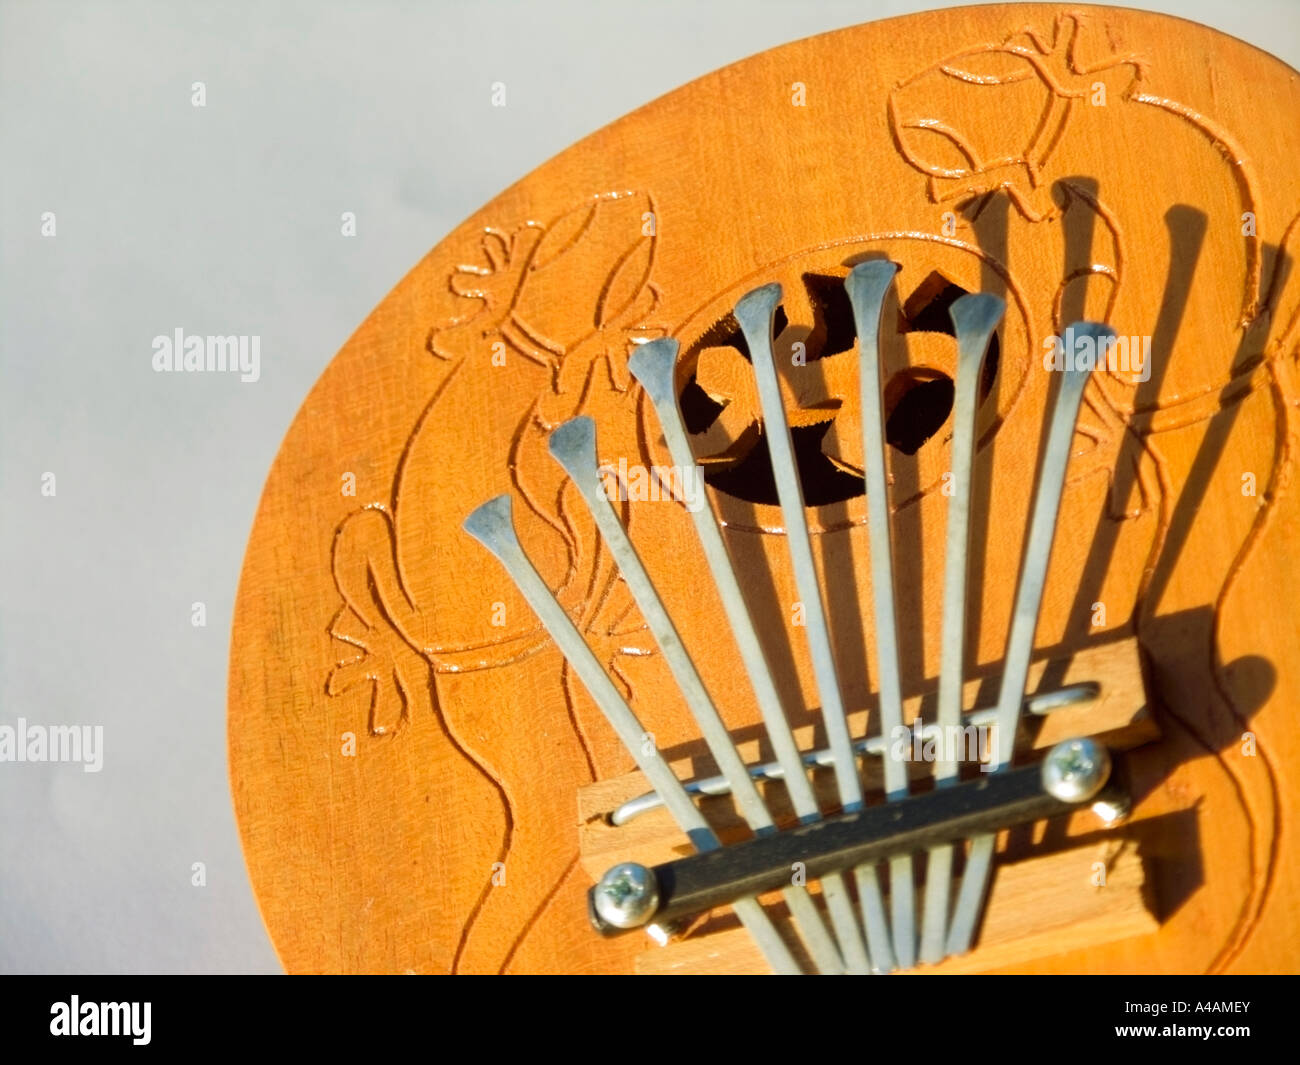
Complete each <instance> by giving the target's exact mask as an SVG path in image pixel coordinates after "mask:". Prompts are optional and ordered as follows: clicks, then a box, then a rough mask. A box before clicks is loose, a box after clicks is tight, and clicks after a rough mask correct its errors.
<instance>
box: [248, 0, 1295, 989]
mask: <svg viewBox="0 0 1300 1065" xmlns="http://www.w3.org/2000/svg"><path fill="white" fill-rule="evenodd" d="M1296 114H1300V79H1298V77H1297V75H1296V73H1295V72H1294V71H1291V70H1290V69H1289V68H1287V67H1286V66H1284V65H1283V64H1282V63H1280V62H1279V61H1277V60H1275V59H1273V58H1272V57H1270V56H1268V55H1266V54H1264V53H1261V52H1258V51H1256V50H1254V49H1251V48H1249V47H1247V46H1246V45H1244V44H1242V43H1240V42H1238V41H1235V40H1233V39H1231V38H1228V37H1225V36H1223V35H1221V34H1217V33H1215V32H1212V31H1210V30H1208V29H1205V28H1203V27H1200V26H1196V25H1194V24H1191V23H1187V22H1183V21H1180V20H1176V19H1170V18H1166V17H1164V16H1156V15H1148V14H1141V13H1137V12H1132V11H1127V10H1120V9H1109V8H1089V7H1057V6H1053V5H1039V4H1035V5H1009V6H996V5H995V6H988V7H977V8H962V9H955V10H951V11H944V12H935V13H931V14H926V15H918V16H912V17H907V18H901V19H893V20H889V21H886V22H880V23H872V24H868V25H864V26H859V27H856V28H853V29H849V30H844V31H840V32H837V33H832V34H827V35H824V36H821V37H816V38H812V39H809V40H805V41H799V42H796V43H794V44H790V45H786V46H784V47H782V48H778V49H775V50H773V51H770V52H766V53H763V54H762V55H759V56H755V57H753V58H751V59H748V60H746V61H744V62H741V63H738V64H736V65H734V66H732V67H728V68H726V69H724V70H721V71H719V72H717V73H715V74H712V75H710V76H708V77H705V78H702V79H701V80H699V81H697V82H694V83H692V84H690V85H687V86H685V87H684V88H682V89H679V90H678V91H676V92H674V93H672V94H670V95H668V96H666V97H664V98H663V99H661V100H658V101H656V102H654V103H653V104H650V105H648V106H647V107H645V108H643V109H641V110H640V111H637V112H635V113H634V114H632V115H629V116H627V117H626V118H624V119H622V120H620V121H619V122H616V123H614V124H613V125H611V126H609V127H607V128H606V129H604V130H602V131H600V132H599V133H596V134H594V135H592V136H591V137H589V138H587V139H586V140H584V141H582V142H580V143H579V144H577V145H575V146H574V147H572V148H570V149H569V150H568V151H566V152H565V153H564V154H562V155H561V156H559V157H558V158H556V159H555V160H553V161H551V162H550V163H548V164H546V165H545V166H543V167H542V168H541V169H539V170H538V171H536V172H535V173H533V174H531V175H529V176H528V177H526V178H525V179H523V180H522V181H521V182H519V183H518V184H517V185H515V186H513V187H512V188H510V189H509V190H507V191H506V192H504V193H502V194H501V195H500V196H499V197H498V198H497V199H495V200H493V201H492V202H491V203H490V204H488V205H487V206H486V207H484V208H483V209H482V210H481V211H480V212H478V213H477V214H476V215H475V216H474V217H473V218H471V219H470V220H468V221H467V222H466V223H465V224H464V225H462V226H461V227H460V228H458V229H457V230H456V231H455V232H453V233H452V234H451V235H450V236H449V237H447V239H446V240H444V241H443V242H442V243H441V244H439V245H438V246H437V247H436V248H434V249H433V251H432V252H430V254H429V255H428V256H427V257H426V258H425V259H424V260H422V261H421V262H420V263H419V264H418V265H417V266H416V268H415V269H414V270H413V271H412V272H411V273H410V274H409V275H407V277H405V278H404V279H403V280H402V281H400V282H399V283H398V285H397V287H396V288H395V289H394V290H393V291H392V293H390V295H389V296H388V297H387V298H386V299H385V300H384V302H383V303H382V304H381V305H380V306H379V307H378V308H377V309H376V310H375V312H374V313H373V314H372V315H371V317H370V318H369V319H368V320H367V321H366V323H365V324H364V325H363V326H362V327H361V329H360V330H359V331H358V333H357V334H356V335H355V336H354V337H353V338H352V339H351V340H350V341H349V342H348V343H347V345H346V346H345V347H344V348H343V350H342V352H341V353H340V354H339V355H338V356H337V358H336V359H335V360H334V362H333V363H332V364H331V366H330V367H329V369H328V370H327V371H326V373H325V374H324V376H323V377H322V379H321V381H320V382H319V384H318V385H317V386H316V388H315V389H314V390H313V391H312V393H311V394H310V395H309V396H308V398H307V400H306V402H305V404H304V406H303V409H302V411H301V412H300V414H299V416H298V418H297V420H296V421H295V422H294V425H293V427H292V428H291V429H290V431H289V434H288V436H287V438H286V440H285V442H284V445H283V447H282V449H281V452H280V455H279V457H278V459H277V460H276V463H275V466H274V468H273V470H272V472H271V475H270V478H269V480H268V483H267V487H266V491H265V494H264V496H263V500H262V503H261V507H260V510H259V513H258V517H257V521H256V525H255V527H254V530H253V533H252V537H251V541H250V545H249V549H248V554H247V558H246V562H245V568H244V574H243V579H242V582H241V585H240V591H239V598H238V604H237V612H236V619H235V626H234V634H233V639H232V650H231V673H230V707H231V709H230V731H229V736H230V758H231V778H232V787H233V791H234V797H235V804H236V809H237V813H238V816H239V821H240V826H241V831H242V834H243V839H244V846H245V853H246V856H247V859H248V863H249V868H250V872H251V875H252V879H253V883H254V886H255V888H256V890H257V892H258V896H259V899H260V902H261V905H262V910H263V914H264V916H265V919H266V922H267V924H268V927H269V929H270V931H271V934H272V937H273V939H274V941H275V943H276V946H277V949H278V950H279V952H280V955H281V958H282V959H283V961H284V963H285V965H286V967H287V968H289V969H290V970H291V971H300V972H312V971H392V972H610V973H619V972H645V973H667V972H735V973H740V972H767V971H775V972H781V973H795V972H806V973H813V972H820V973H868V972H880V973H883V972H893V971H902V970H908V969H912V968H918V969H919V970H920V971H936V972H972V971H977V972H989V971H1020V972H1041V973H1053V972H1145V971H1151V972H1205V971H1286V970H1288V969H1291V968H1294V964H1295V956H1296V947H1297V935H1298V932H1297V929H1298V928H1300V923H1298V922H1297V919H1296V916H1297V914H1296V910H1297V897H1298V895H1300V866H1298V865H1297V859H1296V857H1295V853H1296V850H1295V848H1294V847H1290V848H1288V847H1287V846H1286V833H1287V831H1288V826H1289V824H1290V822H1291V821H1293V820H1294V818H1295V814H1296V800H1295V793H1296V789H1295V787H1294V786H1293V785H1292V784H1291V782H1290V779H1289V778H1290V776H1291V775H1293V771H1292V770H1291V769H1290V768H1289V767H1290V766H1291V765H1292V762H1293V760H1294V758H1295V757H1296V756H1297V755H1298V754H1300V729H1297V728H1296V727H1295V725H1294V724H1293V723H1291V722H1290V721H1289V717H1290V715H1291V713H1292V711H1291V709H1290V707H1291V705H1292V704H1293V703H1294V698H1293V697H1294V695H1295V693H1296V692H1297V691H1298V690H1300V626H1298V625H1297V624H1296V623H1295V621H1294V620H1293V619H1292V617H1291V609H1290V607H1291V603H1293V602H1294V601H1295V600H1296V596H1297V592H1300V549H1298V548H1300V502H1298V501H1297V497H1296V493H1295V490H1294V483H1293V482H1294V463H1295V453H1294V447H1295V443H1296V440H1297V433H1298V431H1300V381H1298V380H1297V367H1296V363H1297V359H1300V282H1297V280H1296V278H1295V271H1294V263H1295V259H1296V256H1297V253H1298V251H1300V224H1298V223H1300V214H1298V213H1297V212H1300V177H1298V176H1297V173H1296V171H1295V168H1294V167H1293V166H1292V165H1291V164H1290V160H1291V159H1293V158H1294V157H1295V156H1296V155H1297V148H1298V147H1300V129H1298V128H1297V126H1296V123H1295V115H1296ZM485 548H486V550H485Z"/></svg>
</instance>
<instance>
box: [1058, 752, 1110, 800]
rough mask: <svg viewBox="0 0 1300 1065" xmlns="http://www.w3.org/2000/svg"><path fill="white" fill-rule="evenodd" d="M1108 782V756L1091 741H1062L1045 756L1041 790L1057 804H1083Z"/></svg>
mask: <svg viewBox="0 0 1300 1065" xmlns="http://www.w3.org/2000/svg"><path fill="white" fill-rule="evenodd" d="M1108 779H1110V752H1109V751H1108V750H1106V748H1105V747H1104V746H1103V745H1102V744H1100V743H1097V742H1096V741H1095V740H1090V739H1087V738H1086V737H1085V738H1082V739H1077V740H1066V741H1065V742H1063V743H1058V744H1057V745H1056V746H1055V747H1053V748H1052V749H1051V750H1050V751H1048V752H1047V758H1046V759H1044V761H1043V790H1045V791H1046V792H1047V793H1048V794H1049V795H1051V796H1052V797H1054V798H1057V799H1060V800H1061V802H1069V803H1076V802H1087V800H1089V799H1091V798H1092V797H1093V796H1094V795H1096V794H1097V792H1099V791H1101V789H1102V788H1103V787H1105V786H1106V781H1107V780H1108Z"/></svg>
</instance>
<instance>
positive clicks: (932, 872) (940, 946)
mask: <svg viewBox="0 0 1300 1065" xmlns="http://www.w3.org/2000/svg"><path fill="white" fill-rule="evenodd" d="M1005 312H1006V304H1005V303H1004V302H1003V301H1002V300H1000V299H998V297H997V296H992V295H988V294H987V293H973V294H971V295H968V296H962V297H961V298H960V299H958V300H957V301H956V302H954V303H953V305H952V307H951V308H949V311H948V313H949V315H950V316H951V318H952V324H953V327H954V329H955V331H956V333H957V389H956V397H955V401H954V404H953V410H954V414H953V435H952V494H951V495H950V496H949V497H948V529H947V543H946V544H945V547H944V569H943V626H942V630H941V636H940V645H939V694H938V713H937V718H938V725H939V758H938V759H937V760H936V762H935V766H934V781H935V786H936V787H940V788H942V787H947V786H949V785H951V784H954V783H956V781H957V768H958V766H957V760H956V759H955V758H953V757H950V755H951V754H952V753H953V752H952V751H951V749H950V744H949V742H948V741H947V737H949V736H954V735H956V733H955V732H954V731H952V729H954V728H955V729H960V728H961V727H962V705H961V696H962V679H963V673H962V658H963V652H964V650H965V645H966V586H967V579H968V577H967V572H966V564H967V556H968V555H969V553H970V509H971V478H972V472H973V467H974V457H975V414H976V410H977V407H978V404H979V385H980V377H981V371H982V370H983V367H984V356H985V353H986V352H987V351H988V346H989V341H990V340H991V339H992V337H993V330H994V329H996V328H997V325H998V323H999V322H1000V321H1001V320H1002V315H1003V314H1004V313H1005ZM952 853H953V852H952V844H950V843H946V844H944V845H942V846H939V847H932V848H930V852H929V855H928V857H927V858H926V864H925V870H926V871H925V904H924V910H923V912H922V920H921V929H922V931H921V960H922V961H924V962H931V963H933V962H937V961H940V960H941V959H942V958H943V956H944V944H945V942H946V940H947V937H948V905H949V902H950V899H949V895H950V894H951V889H952Z"/></svg>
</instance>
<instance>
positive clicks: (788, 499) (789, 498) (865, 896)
mask: <svg viewBox="0 0 1300 1065" xmlns="http://www.w3.org/2000/svg"><path fill="white" fill-rule="evenodd" d="M780 301H781V286H780V285H778V284H770V285H764V286H763V287H762V288H757V289H755V290H754V291H753V292H750V293H748V294H747V295H745V296H744V297H743V298H742V299H741V300H740V301H739V302H738V303H737V304H736V310H735V315H736V321H737V322H739V323H740V329H741V332H742V333H744V335H745V343H746V344H748V346H749V358H750V362H752V363H753V366H754V377H755V380H756V382H757V385H758V398H759V404H760V406H761V407H762V410H763V425H764V431H765V433H766V436H767V446H768V453H769V455H770V456H771V460H772V473H773V475H774V477H775V480H776V491H777V496H778V497H779V498H780V500H781V513H782V515H783V516H784V519H785V533H786V541H787V543H788V545H789V548H790V559H791V562H792V563H793V566H794V577H795V585H796V587H797V589H798V592H799V597H800V599H801V601H802V602H803V608H804V625H805V628H806V631H807V634H808V648H809V651H810V654H811V658H812V665H813V674H814V677H815V678H816V682H817V692H818V695H819V697H820V701H821V706H822V718H823V720H824V721H825V722H826V738H827V741H828V744H829V746H830V749H831V750H832V751H833V752H834V754H835V780H836V784H837V786H838V789H839V797H840V803H841V804H842V805H843V807H844V810H845V811H846V812H849V813H851V812H853V811H854V810H857V809H860V808H861V807H862V780H861V778H860V777H859V775H858V764H857V760H856V759H855V758H854V755H853V741H852V739H851V738H850V736H849V724H848V718H847V717H846V716H845V712H844V700H843V697H842V695H841V693H840V682H839V676H838V673H837V671H836V668H835V653H834V651H833V649H832V647H831V634H830V627H829V625H828V624H827V621H826V611H825V608H824V606H823V604H822V594H821V582H820V581H819V580H818V579H817V565H816V563H815V562H814V561H813V551H812V539H811V537H810V536H809V534H808V517H807V514H806V513H805V511H804V500H803V487H802V485H801V484H800V482H799V471H798V467H797V466H796V464H795V458H794V443H793V441H792V439H791V437H790V426H789V423H788V421H787V419H786V416H785V402H784V400H783V398H782V396H781V384H780V381H779V379H778V377H777V370H776V359H775V356H774V355H773V353H772V324H773V316H774V315H775V313H776V307H777V304H778V303H780ZM908 860H909V861H910V859H908ZM853 875H854V879H855V880H856V882H857V885H858V895H859V901H860V902H861V904H862V909H863V916H864V918H865V921H866V926H867V945H868V951H869V953H870V955H871V959H872V962H873V964H874V966H875V968H876V969H878V970H881V971H885V972H887V971H889V970H891V969H893V968H894V967H895V961H894V953H893V950H892V949H891V947H890V944H889V930H888V928H889V926H888V922H887V921H886V919H885V908H884V901H883V898H882V896H881V892H880V882H879V879H878V878H877V876H876V870H875V868H874V867H873V866H870V865H863V866H859V867H858V868H857V869H855V870H854V871H853ZM909 882H910V877H909Z"/></svg>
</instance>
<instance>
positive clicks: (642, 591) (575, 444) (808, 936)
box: [548, 416, 844, 974]
mask: <svg viewBox="0 0 1300 1065" xmlns="http://www.w3.org/2000/svg"><path fill="white" fill-rule="evenodd" d="M548 447H549V449H550V452H551V456H552V457H553V458H554V459H555V461H556V462H558V463H559V464H560V466H561V467H562V468H563V469H564V471H565V472H566V473H567V474H568V475H569V476H570V477H571V478H572V479H573V483H574V485H575V486H576V487H577V489H578V492H579V494H580V495H581V496H582V498H583V501H584V502H585V503H586V505H587V507H588V509H589V510H590V511H591V515H592V517H593V519H594V520H595V522H596V527H597V528H598V529H599V531H600V534H601V537H602V538H603V539H604V541H605V544H606V546H607V547H608V548H609V551H610V553H611V554H612V555H613V556H614V561H615V562H616V563H617V565H618V568H619V571H620V572H621V573H622V574H623V579H624V580H625V581H626V582H627V586H628V588H629V590H630V591H631V593H632V597H633V599H635V600H636V604H637V606H638V607H639V608H640V610H641V615H642V617H643V618H644V619H645V622H646V625H647V627H648V628H649V629H650V632H651V633H652V634H653V636H654V638H655V641H656V642H657V643H658V645H659V648H660V650H661V651H662V652H663V655H664V659H665V661H666V662H667V664H668V668H669V670H670V672H671V673H672V675H673V679H674V680H675V681H676V682H677V686H678V688H679V689H680V690H681V692H682V696H683V698H684V699H685V701H686V705H687V707H688V708H689V709H690V711H691V715H692V716H693V717H694V718H695V722H696V724H697V725H698V726H699V729H700V735H701V736H702V737H703V738H704V742H705V743H706V744H707V745H708V748H709V752H710V753H711V754H712V755H713V758H714V761H716V762H717V764H718V768H719V769H721V770H722V775H723V776H724V777H725V778H726V780H727V784H728V785H729V790H730V791H731V793H732V794H733V795H735V797H736V801H737V805H738V806H739V807H740V812H741V814H742V816H743V817H744V818H745V821H746V822H747V823H748V825H749V827H750V828H752V829H753V830H754V831H755V832H756V833H757V834H760V835H763V834H768V833H771V832H775V831H776V824H775V822H774V821H773V820H772V815H771V813H770V812H769V811H768V808H767V805H766V804H765V803H764V802H763V798H762V796H761V795H760V794H759V792H758V788H757V787H756V786H755V784H754V779H753V777H752V776H751V775H750V773H749V769H748V767H747V766H746V765H745V763H744V761H743V760H742V759H741V757H740V752H739V751H737V750H736V746H735V744H734V743H733V742H732V739H731V734H730V733H729V732H728V731H727V726H726V724H725V723H724V722H723V720H722V718H721V716H720V715H719V713H718V710H717V707H716V706H715V705H714V703H713V700H712V698H711V697H710V696H709V693H708V691H707V689H706V688H705V686H704V681H703V680H702V679H701V677H700V675H699V671H698V670H697V669H696V668H695V663H694V662H693V661H692V659H691V656H690V654H689V653H688V652H687V650H686V646H685V644H683V643H682V639H681V636H680V635H679V633H678V632H677V627H676V626H675V625H674V624H673V621H672V618H671V617H670V616H669V615H668V611H667V610H666V609H665V607H664V604H663V601H662V599H660V597H659V593H658V592H657V591H656V589H655V586H654V583H653V581H652V580H651V579H650V575H649V574H648V573H647V572H646V569H645V566H644V564H643V563H642V561H641V558H640V556H639V555H638V553H637V551H636V548H635V546H634V545H633V544H632V540H631V538H630V536H629V535H628V532H627V530H626V529H625V528H624V527H623V523H622V521H620V520H619V517H618V514H617V513H616V511H615V509H614V505H613V503H612V502H611V501H610V499H609V497H608V495H607V494H606V492H605V488H604V484H603V481H602V478H601V472H600V460H599V458H598V457H597V450H596V423H595V422H594V421H593V420H592V419H591V418H589V417H585V416H582V417H577V418H573V419H571V420H570V421H567V422H565V423H564V424H563V425H561V426H559V427H558V428H557V429H555V431H554V432H552V433H551V436H550V439H549V441H548ZM783 896H784V898H785V901H786V904H787V905H788V906H789V909H790V913H791V915H792V916H793V917H794V918H795V922H796V926H797V927H798V929H799V931H800V933H801V936H802V938H803V940H804V942H805V943H806V944H807V946H808V951H809V954H810V955H811V956H812V958H813V961H814V963H815V964H816V966H817V968H818V969H819V970H820V971H821V972H823V973H827V974H840V973H843V972H844V963H843V960H842V959H841V958H840V954H839V950H838V948H837V947H836V946H835V944H834V943H833V942H832V941H831V938H830V935H829V933H828V932H827V930H826V926H825V924H824V923H823V922H822V918H821V915H820V913H819V912H818V911H817V907H816V906H815V905H814V903H813V901H812V896H811V895H809V893H808V891H807V889H806V888H803V887H794V886H791V887H787V888H786V889H785V890H784V892H783Z"/></svg>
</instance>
